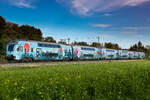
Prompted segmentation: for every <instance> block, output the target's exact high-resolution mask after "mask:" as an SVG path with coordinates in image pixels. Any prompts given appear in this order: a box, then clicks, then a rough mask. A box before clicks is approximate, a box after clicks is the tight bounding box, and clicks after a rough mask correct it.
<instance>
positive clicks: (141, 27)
mask: <svg viewBox="0 0 150 100" xmlns="http://www.w3.org/2000/svg"><path fill="white" fill-rule="evenodd" d="M123 29H125V30H132V31H139V30H150V26H130V27H123Z"/></svg>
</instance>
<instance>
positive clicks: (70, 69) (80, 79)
mask: <svg viewBox="0 0 150 100" xmlns="http://www.w3.org/2000/svg"><path fill="white" fill-rule="evenodd" d="M13 99H14V100H149V99H150V62H149V61H139V62H110V63H87V64H68V65H56V66H41V67H36V68H30V67H10V68H0V100H13Z"/></svg>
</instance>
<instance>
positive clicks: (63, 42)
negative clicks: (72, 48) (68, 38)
mask: <svg viewBox="0 0 150 100" xmlns="http://www.w3.org/2000/svg"><path fill="white" fill-rule="evenodd" d="M58 43H59V44H64V45H66V44H67V43H66V42H65V41H58Z"/></svg>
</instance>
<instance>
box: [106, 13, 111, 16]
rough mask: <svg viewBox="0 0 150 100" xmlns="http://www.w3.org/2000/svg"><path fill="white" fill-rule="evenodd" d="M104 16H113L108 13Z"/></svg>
mask: <svg viewBox="0 0 150 100" xmlns="http://www.w3.org/2000/svg"><path fill="white" fill-rule="evenodd" d="M104 16H112V14H109V13H106V14H104Z"/></svg>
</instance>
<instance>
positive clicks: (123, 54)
mask: <svg viewBox="0 0 150 100" xmlns="http://www.w3.org/2000/svg"><path fill="white" fill-rule="evenodd" d="M6 58H7V60H9V61H11V60H13V61H37V60H40V61H45V60H47V61H59V60H60V61H71V60H74V61H77V60H102V59H106V60H107V59H108V60H113V59H144V58H145V53H144V52H135V51H126V50H115V49H107V48H95V47H88V46H73V45H62V44H57V43H48V42H38V41H26V40H12V41H10V42H9V43H8V44H7V47H6Z"/></svg>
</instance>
